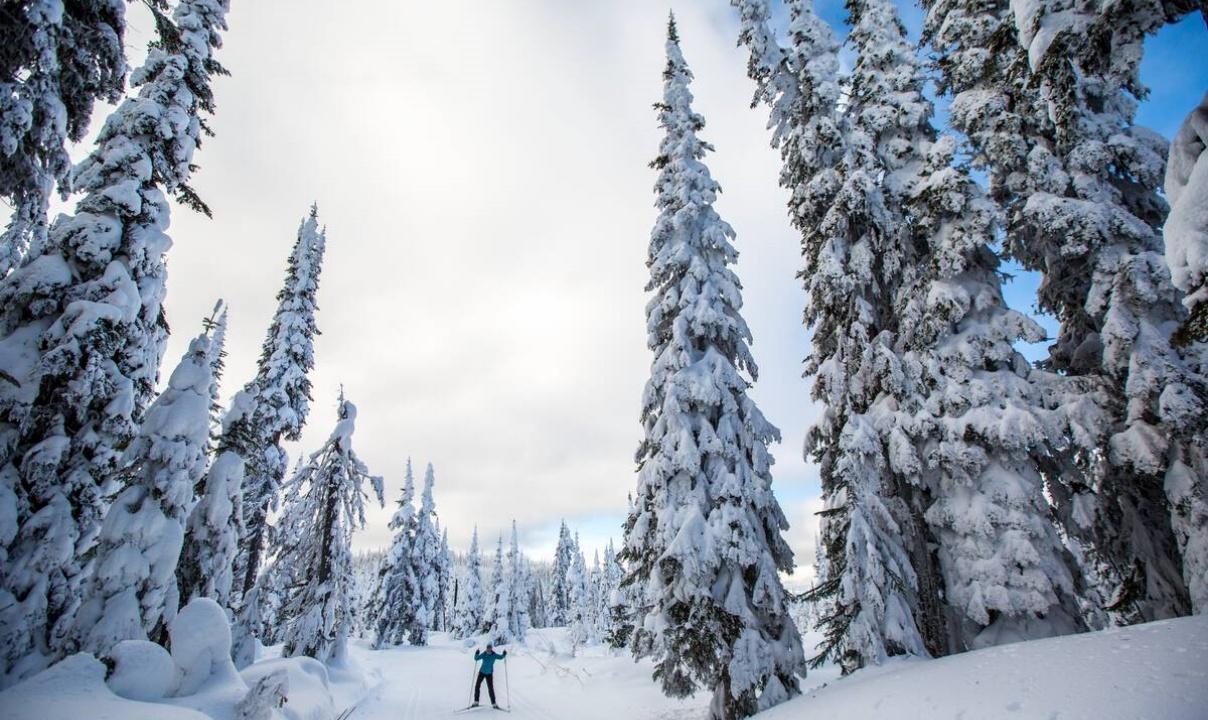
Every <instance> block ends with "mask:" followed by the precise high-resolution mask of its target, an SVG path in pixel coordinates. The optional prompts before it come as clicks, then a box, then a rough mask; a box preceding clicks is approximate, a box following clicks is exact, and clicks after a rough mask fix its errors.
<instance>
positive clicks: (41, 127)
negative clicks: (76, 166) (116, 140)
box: [0, 0, 166, 277]
mask: <svg viewBox="0 0 1208 720" xmlns="http://www.w3.org/2000/svg"><path fill="white" fill-rule="evenodd" d="M125 5H126V3H125V1H124V0H93V1H92V2H68V3H64V2H56V1H54V0H34V1H32V2H22V3H7V4H6V7H5V9H4V12H0V37H2V38H4V46H3V48H2V49H0V160H2V162H0V197H3V198H4V199H5V200H6V201H7V203H8V205H9V206H10V207H12V208H13V214H12V217H11V219H10V220H9V223H8V227H7V228H6V229H5V231H4V233H3V234H0V277H4V275H5V274H7V273H8V272H9V271H10V270H12V269H13V268H15V267H17V265H18V264H20V262H21V259H22V258H23V257H24V255H25V252H26V249H27V248H28V247H30V246H31V245H32V247H33V248H34V250H35V253H40V252H41V246H43V245H44V244H45V242H46V237H47V231H48V228H49V222H48V219H47V208H48V207H49V204H50V197H51V192H52V190H53V188H54V185H55V184H56V183H58V184H59V189H60V192H61V194H62V195H63V196H64V197H66V195H67V193H68V192H69V191H70V189H71V185H72V183H71V169H72V165H71V158H70V157H69V156H68V153H67V143H68V142H69V141H70V142H79V141H80V140H82V139H84V135H85V133H87V132H88V127H89V123H90V120H91V117H92V109H93V105H94V104H95V103H96V101H97V100H104V101H107V102H110V103H115V104H116V103H117V102H118V100H119V99H120V98H121V95H122V89H123V85H124V84H125V80H126V55H125V47H124V41H125V30H126V21H125ZM162 20H166V18H163V19H162Z"/></svg>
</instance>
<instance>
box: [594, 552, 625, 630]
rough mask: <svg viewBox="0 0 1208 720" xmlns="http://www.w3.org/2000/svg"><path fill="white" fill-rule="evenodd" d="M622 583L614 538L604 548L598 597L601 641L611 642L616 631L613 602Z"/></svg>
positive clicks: (598, 625) (598, 624) (598, 623)
mask: <svg viewBox="0 0 1208 720" xmlns="http://www.w3.org/2000/svg"><path fill="white" fill-rule="evenodd" d="M620 584H621V566H620V564H618V563H617V552H616V549H615V548H614V547H613V544H612V538H609V539H608V545H607V547H605V548H604V565H603V568H602V569H601V582H600V593H599V596H598V597H597V598H596V603H597V605H596V618H597V620H596V622H597V630H596V634H597V636H598V638H599V639H600V640H601V641H606V642H609V643H610V644H611V641H612V637H613V634H614V633H615V632H616V619H615V618H614V617H613V612H612V608H613V604H614V603H615V602H616V597H617V590H618V589H619V588H620Z"/></svg>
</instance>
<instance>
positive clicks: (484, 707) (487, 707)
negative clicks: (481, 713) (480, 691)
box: [453, 705, 512, 715]
mask: <svg viewBox="0 0 1208 720" xmlns="http://www.w3.org/2000/svg"><path fill="white" fill-rule="evenodd" d="M478 709H482V710H499V711H501V712H507V713H510V712H511V711H512V710H511V708H505V707H500V706H498V705H494V706H492V705H467V706H466V707H463V708H462V709H460V710H454V711H453V714H454V715H460V714H462V713H467V712H470V711H471V710H478Z"/></svg>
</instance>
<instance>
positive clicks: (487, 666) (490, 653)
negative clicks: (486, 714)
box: [470, 643, 508, 709]
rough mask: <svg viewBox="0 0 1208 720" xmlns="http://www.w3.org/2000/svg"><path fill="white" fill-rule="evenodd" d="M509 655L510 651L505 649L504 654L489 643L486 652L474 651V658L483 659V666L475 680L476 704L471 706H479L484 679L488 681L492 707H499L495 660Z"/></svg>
mask: <svg viewBox="0 0 1208 720" xmlns="http://www.w3.org/2000/svg"><path fill="white" fill-rule="evenodd" d="M507 656H508V651H507V650H504V651H503V654H502V655H500V654H499V653H497V652H495V648H494V647H493V646H492V645H491V644H490V643H487V650H486V652H478V651H477V650H476V651H474V659H475V660H481V661H482V667H480V668H479V669H478V679H477V680H475V681H474V704H473V705H471V706H470V707H478V696H479V694H480V693H481V691H482V681H483V680H486V681H487V694H488V695H490V696H491V707H493V708H495V709H499V706H498V705H497V704H495V678H494V677H492V673H494V672H495V661H496V660H502V659H504V658H505V657H507Z"/></svg>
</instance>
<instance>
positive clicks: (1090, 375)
mask: <svg viewBox="0 0 1208 720" xmlns="http://www.w3.org/2000/svg"><path fill="white" fill-rule="evenodd" d="M926 5H927V9H928V14H927V20H926V25H925V28H926V35H927V39H929V40H930V42H931V43H932V45H933V46H934V47H935V48H936V49H937V51H938V52H939V56H940V58H941V61H940V69H941V83H940V88H941V90H942V91H944V92H947V93H950V94H952V96H953V102H952V118H953V124H954V126H955V127H956V128H957V129H959V130H961V131H962V132H963V133H964V134H965V135H966V137H967V138H968V140H969V145H970V149H971V153H970V155H971V157H972V161H973V164H974V166H976V167H981V168H985V169H986V170H988V176H989V181H990V192H991V196H992V197H993V198H994V199H995V200H996V201H998V203H999V204H1000V205H1001V206H1002V207H1003V208H1004V210H1005V211H1006V220H1007V222H1006V236H1005V247H1006V249H1007V250H1008V252H1009V253H1010V254H1011V256H1012V257H1014V258H1015V259H1016V260H1018V261H1019V262H1020V263H1021V264H1022V265H1023V266H1024V267H1026V268H1028V269H1030V270H1035V271H1038V272H1040V273H1041V274H1042V282H1041V286H1040V290H1039V293H1038V305H1039V307H1040V308H1041V309H1042V310H1045V311H1047V312H1049V313H1051V314H1053V315H1054V316H1055V317H1057V319H1058V320H1059V321H1060V323H1061V331H1060V334H1059V337H1058V338H1057V340H1056V342H1055V343H1054V344H1053V345H1052V346H1051V347H1050V351H1049V357H1048V358H1047V360H1046V361H1045V363H1044V365H1045V367H1046V368H1048V369H1050V370H1052V371H1055V372H1057V373H1060V374H1061V375H1062V376H1063V378H1064V382H1063V386H1064V387H1062V388H1059V392H1057V393H1054V400H1053V405H1054V406H1055V407H1057V408H1064V412H1065V414H1066V416H1067V418H1068V421H1069V422H1070V423H1071V425H1072V427H1073V430H1072V431H1071V434H1070V439H1071V443H1070V449H1069V450H1068V451H1067V452H1065V453H1062V454H1061V455H1059V456H1057V457H1055V458H1054V462H1052V463H1051V467H1049V468H1048V469H1047V470H1046V479H1047V480H1048V484H1049V491H1050V496H1051V497H1052V498H1053V505H1054V508H1055V510H1056V513H1057V516H1058V518H1059V520H1060V521H1061V523H1062V526H1063V529H1064V530H1065V532H1066V533H1067V535H1068V536H1069V537H1071V538H1074V539H1077V540H1079V541H1081V542H1082V543H1084V544H1086V545H1089V546H1090V548H1091V550H1092V551H1093V557H1095V558H1096V559H1097V560H1098V562H1099V566H1098V567H1097V568H1094V570H1093V572H1092V573H1090V574H1093V575H1102V576H1105V577H1106V578H1107V580H1108V582H1109V583H1110V584H1111V585H1112V586H1113V587H1112V595H1113V600H1112V602H1111V604H1110V607H1111V609H1113V610H1115V611H1117V612H1118V613H1119V615H1120V616H1122V617H1123V619H1125V620H1134V621H1135V620H1142V619H1154V618H1159V617H1169V616H1171V615H1177V614H1182V613H1184V612H1186V611H1187V609H1188V607H1189V601H1188V595H1187V590H1186V581H1185V579H1184V578H1183V577H1181V572H1180V570H1181V564H1182V562H1181V560H1182V558H1181V552H1180V547H1179V541H1178V540H1177V539H1176V531H1175V530H1174V528H1172V524H1173V525H1175V526H1177V525H1179V524H1180V518H1182V519H1183V521H1185V520H1186V519H1187V516H1186V515H1180V514H1179V513H1178V512H1177V508H1178V507H1179V506H1180V503H1179V502H1178V501H1177V500H1176V499H1174V498H1175V497H1176V496H1178V495H1179V493H1178V492H1177V488H1183V487H1194V481H1191V482H1188V479H1189V478H1193V477H1194V476H1195V472H1196V471H1195V470H1194V468H1195V467H1197V466H1199V467H1203V465H1202V463H1203V450H1202V448H1200V447H1198V443H1197V441H1196V439H1195V438H1196V436H1197V435H1202V434H1203V429H1202V423H1203V422H1204V421H1203V413H1202V412H1199V411H1197V410H1196V408H1202V407H1203V392H1202V390H1201V388H1202V387H1203V380H1202V378H1199V377H1198V373H1197V372H1196V371H1195V368H1194V366H1195V364H1196V363H1195V362H1191V361H1189V359H1188V358H1187V357H1186V356H1180V355H1179V353H1178V352H1176V351H1174V350H1173V349H1172V348H1171V347H1170V336H1171V333H1172V332H1173V328H1174V326H1175V325H1177V322H1178V320H1179V317H1180V311H1181V308H1179V307H1178V298H1177V292H1176V291H1174V289H1173V288H1172V287H1171V286H1170V283H1169V279H1168V278H1167V271H1166V269H1165V268H1164V267H1163V266H1162V262H1161V258H1160V256H1159V255H1158V253H1157V252H1156V251H1157V249H1158V247H1156V243H1158V242H1159V240H1158V235H1157V228H1158V227H1159V226H1160V225H1161V222H1162V219H1163V217H1164V214H1165V203H1164V202H1162V200H1161V199H1160V197H1158V195H1157V194H1156V192H1154V191H1155V190H1156V187H1157V183H1158V182H1160V175H1161V169H1162V156H1163V155H1164V152H1165V151H1164V142H1163V141H1161V140H1160V138H1157V136H1156V135H1154V134H1152V133H1149V132H1148V131H1145V130H1144V129H1141V128H1137V127H1135V126H1133V124H1132V116H1133V113H1134V110H1135V102H1134V101H1133V99H1132V98H1130V97H1128V96H1127V93H1126V92H1125V88H1126V87H1130V83H1131V82H1132V80H1130V79H1129V78H1130V77H1132V75H1133V74H1134V73H1133V71H1132V70H1129V69H1127V67H1124V66H1116V67H1105V66H1103V64H1102V63H1103V58H1107V56H1108V54H1106V53H1103V54H1102V58H1101V59H1100V60H1097V61H1095V63H1092V65H1090V66H1086V65H1084V60H1083V59H1080V54H1081V53H1082V50H1083V49H1084V46H1083V45H1082V42H1083V40H1082V39H1081V38H1080V37H1075V35H1071V34H1070V33H1069V32H1067V31H1066V30H1062V29H1061V27H1062V18H1064V17H1065V16H1064V15H1063V16H1061V17H1058V16H1056V15H1053V14H1052V12H1051V10H1052V8H1050V7H1049V6H1048V5H1047V4H1045V3H1037V4H1035V5H1034V6H1030V7H1023V6H1020V8H1019V9H1018V10H1017V11H1016V12H1019V13H1021V14H1020V15H1019V16H1018V17H1016V16H1015V15H1014V14H1013V12H1012V6H1011V5H1009V4H1008V3H1006V2H1002V3H992V4H989V5H986V4H978V3H966V2H959V1H953V2H928V3H926ZM1042 21H1043V22H1047V23H1050V24H1049V27H1050V28H1051V29H1052V30H1053V32H1048V31H1046V32H1045V33H1043V34H1042V35H1043V40H1042V41H1041V42H1039V43H1033V42H1032V41H1031V40H1030V39H1029V38H1030V37H1031V33H1032V32H1033V31H1034V29H1035V27H1036V26H1037V25H1036V23H1039V22H1042ZM1017 24H1018V28H1017ZM1020 31H1022V40H1023V41H1024V42H1023V43H1022V44H1021V42H1020V38H1021V36H1020V34H1019V32H1020ZM1125 32H1126V33H1127V32H1129V31H1128V30H1125ZM1049 41H1052V42H1051V44H1050V42H1049ZM1134 44H1135V43H1134ZM1096 52H1098V51H1096ZM1125 55H1132V57H1131V59H1127V60H1125V59H1124V56H1122V57H1120V58H1116V59H1114V60H1111V61H1109V63H1108V64H1109V65H1112V66H1115V65H1116V64H1117V62H1119V61H1122V60H1123V61H1124V65H1125V66H1126V65H1128V64H1129V63H1133V62H1137V61H1139V54H1129V53H1126V54H1125ZM1037 61H1039V64H1038V65H1037V67H1036V68H1035V72H1033V70H1034V68H1033V67H1032V63H1034V62H1037ZM1096 64H1098V65H1099V66H1098V67H1095V65H1096ZM1080 417H1085V418H1093V420H1092V421H1091V422H1089V423H1086V424H1085V425H1084V426H1079V418H1080ZM1197 417H1198V419H1197ZM1189 468H1190V470H1189ZM1202 474H1203V473H1202V472H1201V473H1200V475H1201V476H1202ZM1164 484H1165V485H1166V486H1167V487H1168V488H1172V489H1175V490H1176V491H1175V493H1174V494H1173V495H1172V494H1171V493H1169V492H1167V491H1166V490H1165V489H1164V487H1163V485H1164ZM1172 503H1173V505H1174V507H1175V508H1176V513H1175V516H1174V518H1173V520H1172V518H1171V514H1170V510H1171V507H1170V506H1171V504H1172ZM1186 526H1187V525H1186V523H1185V522H1184V527H1186Z"/></svg>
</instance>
